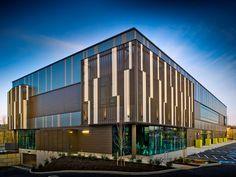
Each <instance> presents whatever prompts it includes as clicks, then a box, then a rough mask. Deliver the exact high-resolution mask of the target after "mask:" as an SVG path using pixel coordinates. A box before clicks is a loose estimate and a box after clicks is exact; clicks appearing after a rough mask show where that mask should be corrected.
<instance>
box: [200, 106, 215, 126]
mask: <svg viewBox="0 0 236 177" xmlns="http://www.w3.org/2000/svg"><path fill="white" fill-rule="evenodd" d="M200 119H201V120H205V121H208V122H212V123H219V114H218V113H217V112H215V111H213V110H211V109H209V108H207V107H206V106H204V105H200Z"/></svg>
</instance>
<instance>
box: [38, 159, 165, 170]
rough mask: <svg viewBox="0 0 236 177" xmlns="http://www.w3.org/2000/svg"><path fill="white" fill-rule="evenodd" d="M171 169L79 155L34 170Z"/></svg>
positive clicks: (57, 160)
mask: <svg viewBox="0 0 236 177" xmlns="http://www.w3.org/2000/svg"><path fill="white" fill-rule="evenodd" d="M165 169H170V168H168V167H166V166H156V165H150V164H142V163H133V162H126V163H125V167H121V166H117V165H116V160H102V159H96V160H91V159H81V158H79V157H69V156H65V157H61V158H59V159H56V160H53V161H52V162H51V163H49V164H47V165H45V166H43V167H41V168H38V169H35V170H34V171H40V172H43V171H58V170H106V171H126V172H144V171H160V170H165Z"/></svg>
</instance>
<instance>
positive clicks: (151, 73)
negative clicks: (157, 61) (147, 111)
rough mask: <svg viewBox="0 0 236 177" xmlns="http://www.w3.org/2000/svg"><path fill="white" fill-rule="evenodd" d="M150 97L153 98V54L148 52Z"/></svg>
mask: <svg viewBox="0 0 236 177" xmlns="http://www.w3.org/2000/svg"><path fill="white" fill-rule="evenodd" d="M150 97H151V98H153V53H152V52H151V51H150ZM149 119H150V117H149Z"/></svg>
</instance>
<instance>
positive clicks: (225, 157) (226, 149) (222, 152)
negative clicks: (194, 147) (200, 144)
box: [189, 143, 236, 165]
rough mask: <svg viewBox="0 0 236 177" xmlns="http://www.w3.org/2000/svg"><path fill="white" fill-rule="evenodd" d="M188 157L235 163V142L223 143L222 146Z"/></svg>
mask: <svg viewBox="0 0 236 177" xmlns="http://www.w3.org/2000/svg"><path fill="white" fill-rule="evenodd" d="M189 158H190V159H204V160H212V161H217V162H219V163H221V164H235V165H236V143H232V144H229V145H225V146H223V147H219V148H215V149H212V150H207V151H204V152H200V153H197V154H193V155H190V156H189Z"/></svg>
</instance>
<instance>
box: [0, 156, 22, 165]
mask: <svg viewBox="0 0 236 177" xmlns="http://www.w3.org/2000/svg"><path fill="white" fill-rule="evenodd" d="M19 164H20V154H19V153H10V154H0V167H6V166H13V165H19Z"/></svg>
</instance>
